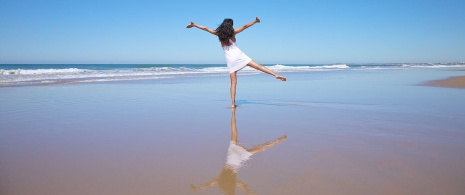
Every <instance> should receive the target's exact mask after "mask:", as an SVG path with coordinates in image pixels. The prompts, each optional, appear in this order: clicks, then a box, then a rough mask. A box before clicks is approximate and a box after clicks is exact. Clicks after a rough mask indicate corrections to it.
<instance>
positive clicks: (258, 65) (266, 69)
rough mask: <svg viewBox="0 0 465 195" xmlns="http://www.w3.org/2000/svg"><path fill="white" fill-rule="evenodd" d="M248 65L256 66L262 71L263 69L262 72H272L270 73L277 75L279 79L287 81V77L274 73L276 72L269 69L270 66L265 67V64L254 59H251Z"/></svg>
mask: <svg viewBox="0 0 465 195" xmlns="http://www.w3.org/2000/svg"><path fill="white" fill-rule="evenodd" d="M247 65H248V66H250V67H252V68H255V69H257V70H260V71H262V72H264V73H268V74H270V75H273V76H274V77H276V78H277V79H279V80H281V81H286V77H283V76H281V75H279V74H276V73H274V72H273V71H271V70H270V69H268V68H266V67H264V66H262V65H260V64H258V63H257V62H255V61H253V60H252V61H250V62H249V63H248V64H247Z"/></svg>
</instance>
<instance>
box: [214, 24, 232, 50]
mask: <svg viewBox="0 0 465 195" xmlns="http://www.w3.org/2000/svg"><path fill="white" fill-rule="evenodd" d="M216 33H217V35H218V39H220V42H221V43H223V44H225V45H229V39H230V38H231V37H232V36H233V35H234V28H233V20H232V19H231V18H226V19H224V20H223V23H221V24H220V26H218V28H216Z"/></svg>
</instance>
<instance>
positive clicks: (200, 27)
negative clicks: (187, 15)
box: [186, 22, 216, 35]
mask: <svg viewBox="0 0 465 195" xmlns="http://www.w3.org/2000/svg"><path fill="white" fill-rule="evenodd" d="M192 27H197V28H198V29H200V30H204V31H207V32H209V33H211V34H214V35H216V31H215V30H212V29H209V28H207V27H205V26H200V25H197V24H194V22H191V23H190V24H188V25H187V26H186V28H192Z"/></svg>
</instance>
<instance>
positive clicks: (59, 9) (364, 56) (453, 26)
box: [0, 0, 465, 64]
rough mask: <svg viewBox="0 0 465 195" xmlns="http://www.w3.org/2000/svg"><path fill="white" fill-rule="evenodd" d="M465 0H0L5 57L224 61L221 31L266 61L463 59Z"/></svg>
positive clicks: (1, 54)
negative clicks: (222, 27) (232, 31)
mask: <svg viewBox="0 0 465 195" xmlns="http://www.w3.org/2000/svg"><path fill="white" fill-rule="evenodd" d="M464 10H465V1H463V0H460V1H452V0H437V1H429V0H422V1H420V0H418V1H412V0H403V1H397V0H390V1H382V0H380V1H330V0H328V1H310V0H307V1H303V0H302V1H279V0H278V1H241V0H237V1H231V2H229V3H225V1H218V0H216V1H178V0H170V1H168V0H167V1H137V0H133V1H118V0H112V1H104V0H94V1H88V0H80V1H72V0H69V1H63V0H61V1H43V0H0V63H153V64H166V63H170V64H175V63H190V64H207V63H225V60H224V56H223V55H224V54H223V52H222V49H221V47H220V44H219V42H218V39H217V38H216V37H214V36H213V35H211V34H208V33H206V32H204V31H201V30H198V29H186V28H185V26H186V25H187V24H188V23H189V21H191V20H192V21H194V22H195V23H198V24H200V25H205V26H208V27H210V28H212V29H215V28H216V27H217V26H218V25H219V24H220V23H221V22H222V20H223V19H224V18H226V17H228V18H233V19H234V24H235V27H236V28H237V27H239V26H240V25H242V24H244V23H247V22H249V21H251V20H253V19H254V18H255V16H258V17H260V19H261V21H262V22H261V23H260V24H256V25H255V26H253V27H251V28H249V29H247V30H246V31H244V32H242V33H241V34H239V35H238V36H237V40H238V42H237V43H238V45H239V47H240V48H241V49H242V50H243V51H244V52H246V53H247V55H249V56H250V57H251V58H252V59H254V60H255V61H257V62H259V63H264V64H277V63H280V64H293V63H294V64H295V63H298V64H315V63H384V62H456V61H465V11H464Z"/></svg>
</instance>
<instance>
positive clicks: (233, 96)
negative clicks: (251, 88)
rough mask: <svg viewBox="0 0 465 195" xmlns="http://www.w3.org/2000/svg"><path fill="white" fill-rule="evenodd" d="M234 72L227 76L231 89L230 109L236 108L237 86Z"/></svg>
mask: <svg viewBox="0 0 465 195" xmlns="http://www.w3.org/2000/svg"><path fill="white" fill-rule="evenodd" d="M236 72H237V71H236ZM236 72H233V73H231V74H229V77H230V78H231V88H230V89H229V90H230V92H231V108H235V107H236V85H237V75H236Z"/></svg>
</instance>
